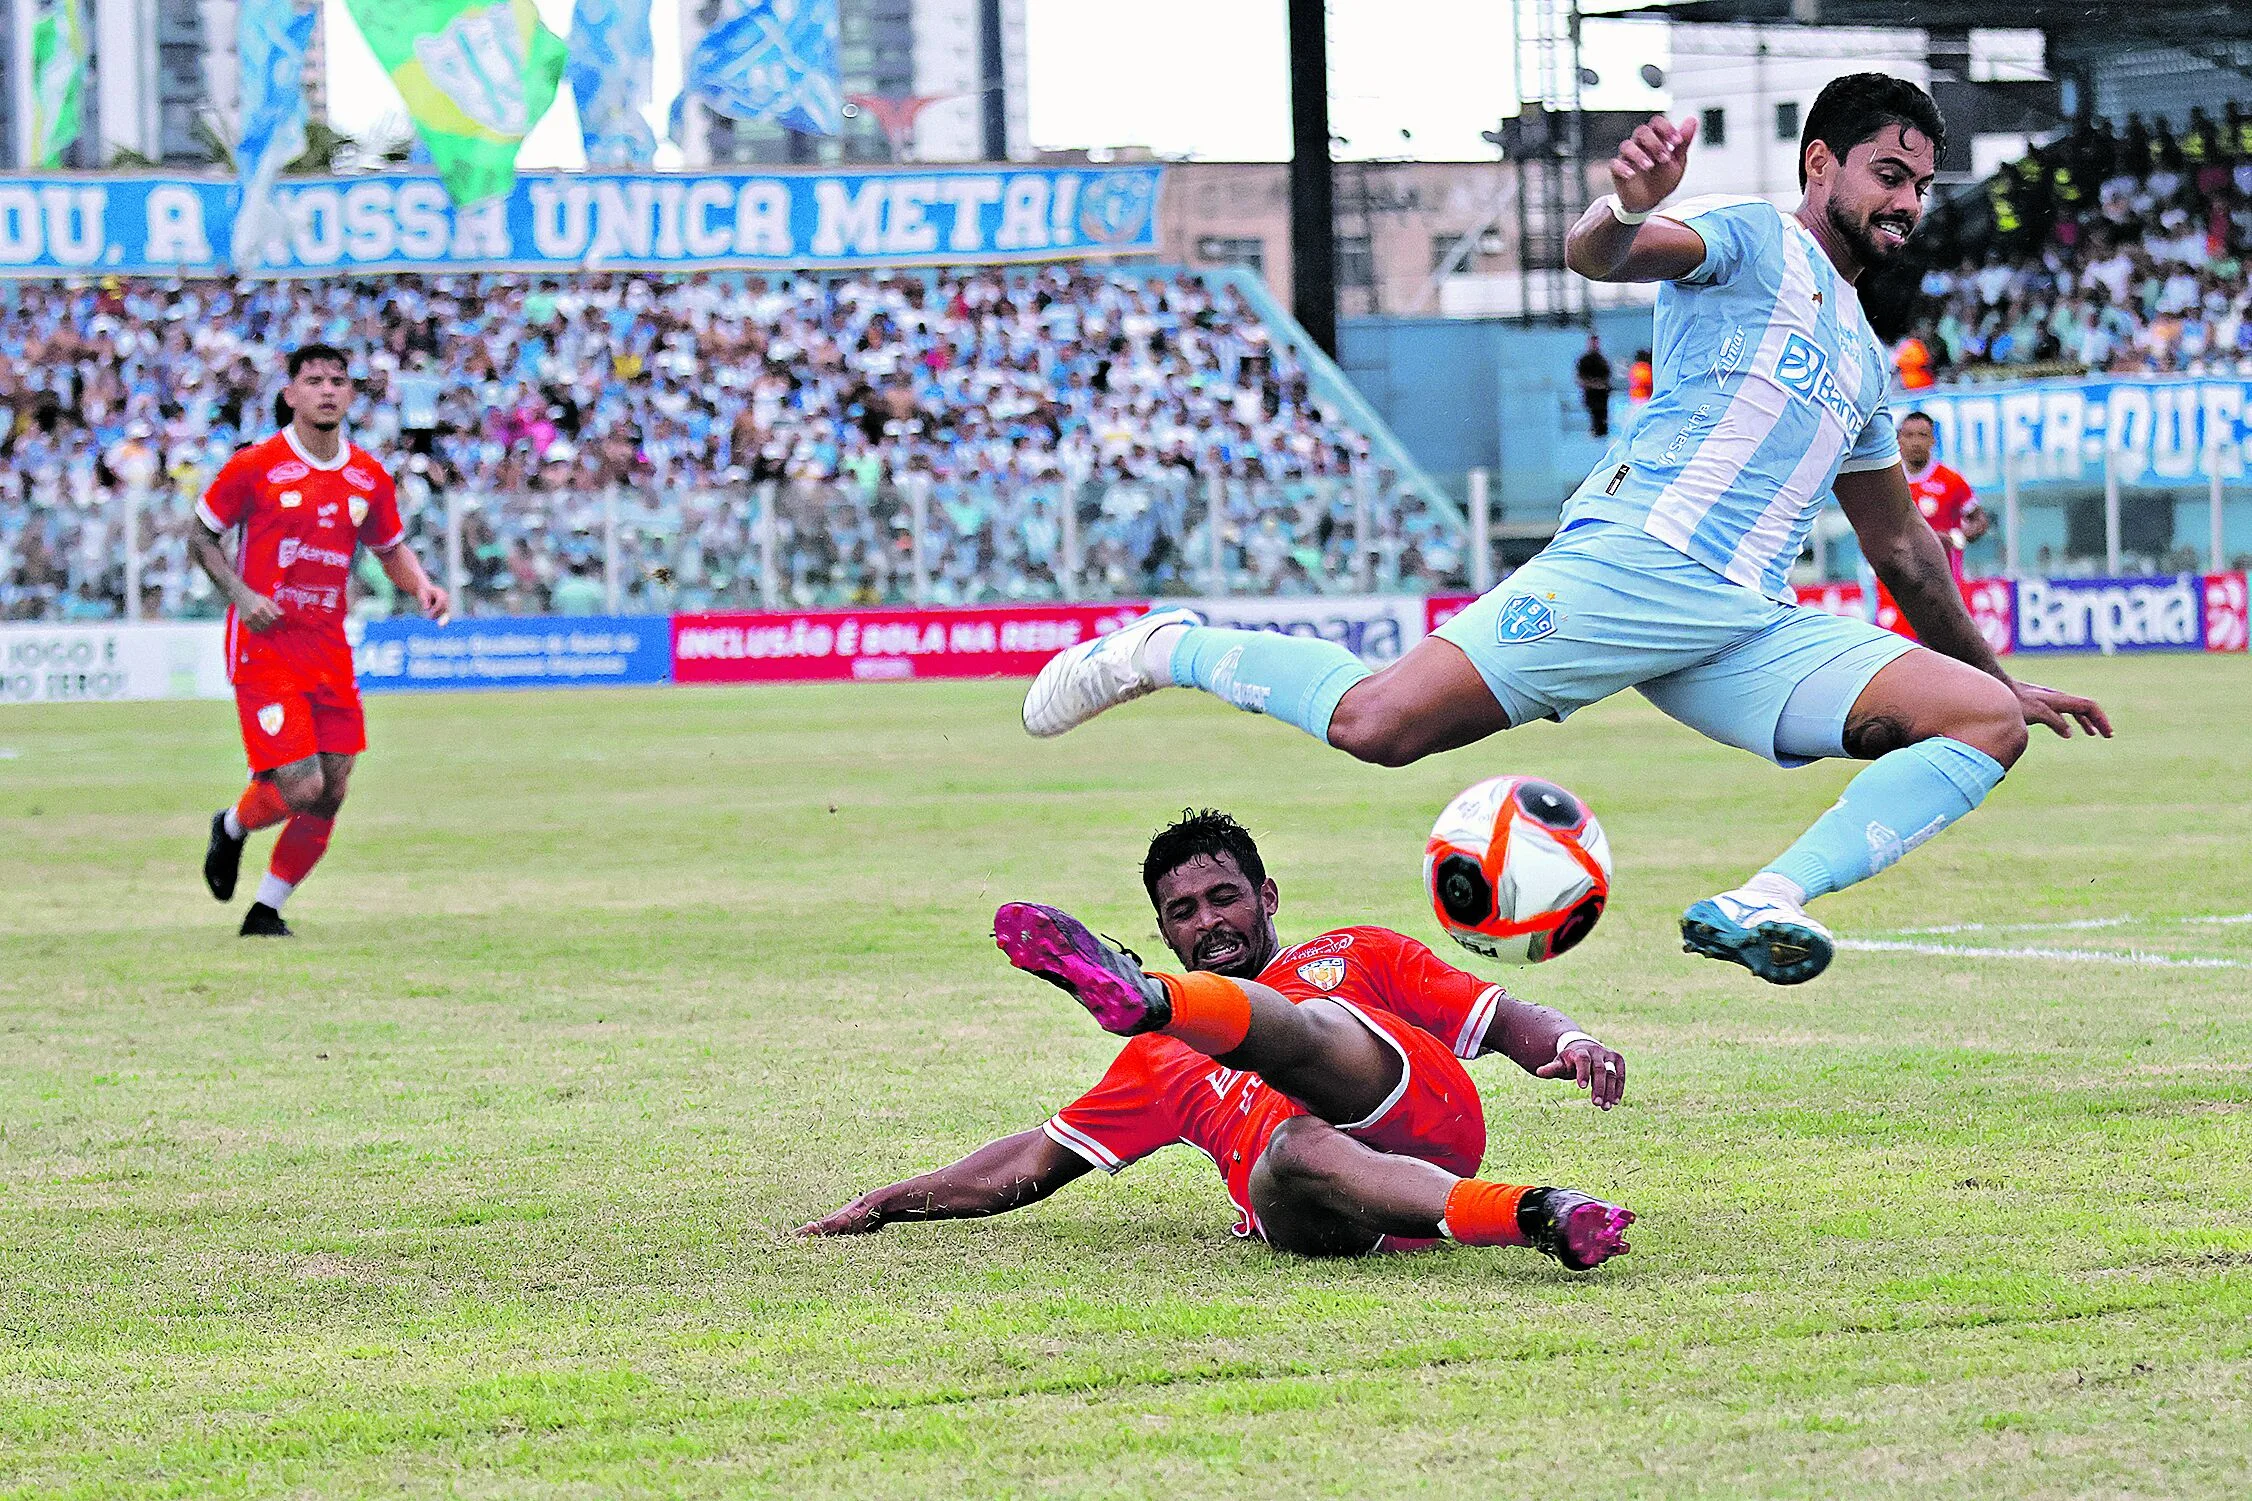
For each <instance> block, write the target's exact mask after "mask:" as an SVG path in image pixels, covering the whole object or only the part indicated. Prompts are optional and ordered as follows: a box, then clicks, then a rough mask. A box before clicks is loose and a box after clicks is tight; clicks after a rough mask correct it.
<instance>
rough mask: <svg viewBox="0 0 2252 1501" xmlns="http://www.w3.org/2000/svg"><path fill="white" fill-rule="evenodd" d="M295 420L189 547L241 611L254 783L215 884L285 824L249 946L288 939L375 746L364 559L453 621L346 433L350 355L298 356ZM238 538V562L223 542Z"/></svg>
mask: <svg viewBox="0 0 2252 1501" xmlns="http://www.w3.org/2000/svg"><path fill="white" fill-rule="evenodd" d="M282 399H283V401H284V402H285V403H287V406H288V408H289V419H288V425H287V426H285V427H284V428H283V429H282V430H281V431H280V432H278V433H276V434H274V436H272V437H271V438H268V439H266V441H264V442H263V443H254V444H252V445H250V446H249V447H248V448H245V449H243V450H242V451H241V452H239V453H237V454H236V455H235V456H234V457H233V458H231V459H229V460H228V461H227V463H226V466H225V467H224V468H222V469H221V470H220V471H219V475H218V478H216V479H214V480H213V481H212V482H211V488H210V489H209V490H207V491H205V492H204V496H203V499H202V501H201V502H200V503H199V504H198V505H197V506H196V522H197V526H196V530H195V534H194V536H193V537H192V538H191V540H190V542H189V550H190V552H191V553H192V554H193V555H194V557H195V560H196V562H197V563H199V564H201V565H202V567H203V571H204V572H205V573H208V574H210V575H211V581H212V582H213V583H214V584H217V585H218V586H219V589H220V591H221V592H222V593H224V594H225V595H226V596H227V599H228V601H229V604H228V607H227V672H228V676H229V677H230V678H232V679H233V681H234V685H235V708H236V710H237V712H238V713H239V714H240V715H241V718H242V743H243V748H244V750H246V751H247V752H248V753H249V756H250V771H251V780H250V786H249V788H248V790H246V791H245V792H244V793H243V795H242V798H241V800H240V801H239V802H237V803H236V804H235V805H234V806H233V807H232V808H226V809H222V810H221V811H219V812H217V813H214V814H213V815H212V816H211V842H210V844H209V846H208V847H207V848H206V849H205V851H204V856H203V879H204V884H205V885H207V886H209V887H210V888H211V894H212V895H213V896H215V897H217V898H218V899H219V900H220V901H222V902H224V901H228V900H230V899H231V898H232V897H233V896H234V894H235V878H236V876H237V874H238V873H239V872H240V870H241V868H242V845H243V840H244V839H245V838H246V837H248V835H249V833H250V831H251V830H253V829H263V828H266V827H267V826H269V825H271V824H277V823H281V822H282V821H283V820H284V819H287V820H288V823H287V825H286V826H285V827H284V828H283V829H282V832H281V837H280V838H278V839H276V840H275V841H274V855H273V860H272V863H271V864H270V865H269V866H268V867H267V870H266V878H265V879H264V880H263V881H261V882H260V883H259V886H258V899H257V900H256V901H255V902H254V903H252V905H251V908H250V910H249V912H247V913H245V914H244V916H243V920H242V932H243V936H244V937H246V938H251V937H271V938H286V937H288V936H290V934H289V925H288V924H287V923H285V922H283V921H282V915H281V906H282V903H283V902H284V901H286V900H288V898H289V894H290V892H291V891H292V890H294V889H295V888H296V886H297V884H298V883H299V882H301V881H303V880H304V879H305V877H306V876H307V874H309V873H310V872H311V871H312V869H313V866H314V864H315V863H316V862H318V861H319V859H320V858H321V854H322V852H323V851H325V850H326V849H327V848H328V838H329V832H330V830H331V829H333V828H334V827H335V823H336V813H337V810H338V809H339V808H341V807H342V806H343V805H344V792H345V788H346V787H347V786H348V785H349V784H350V782H351V778H352V762H353V758H354V757H356V756H357V755H358V754H359V753H360V752H361V751H362V750H365V749H366V748H367V729H366V723H365V721H364V720H363V719H362V717H361V714H360V690H359V687H358V685H357V684H356V683H355V682H354V681H353V677H352V648H351V647H350V646H349V645H348V644H347V643H346V642H345V639H344V609H345V604H346V592H347V586H348V584H349V581H350V577H351V572H352V553H353V549H354V548H356V547H357V546H359V545H360V544H361V543H363V542H364V543H366V544H367V546H368V547H369V548H371V549H373V551H374V552H375V555H376V557H377V558H378V559H379V560H380V561H381V562H382V564H383V571H384V572H385V573H386V574H388V575H389V576H390V579H391V582H392V583H394V584H397V585H398V586H399V588H400V590H401V591H402V592H404V593H406V594H408V595H409V596H411V597H412V598H413V600H414V602H415V604H416V605H417V606H419V607H420V608H421V610H422V612H423V613H424V614H426V615H430V616H433V617H437V618H439V619H443V618H444V616H445V612H446V591H445V590H443V589H441V588H439V587H438V586H437V585H436V584H434V583H432V582H431V581H430V579H429V576H428V575H426V574H425V573H424V572H423V571H422V564H421V563H420V562H418V561H416V559H415V555H414V552H413V550H412V549H410V548H406V547H402V546H400V545H399V544H400V542H401V541H403V540H404V539H405V536H406V528H405V527H404V526H403V525H402V524H401V523H400V520H399V502H398V495H397V492H396V491H395V490H394V489H393V488H392V484H391V476H390V475H388V474H386V473H384V471H383V466H382V465H381V464H379V463H377V462H376V461H375V459H374V458H373V456H371V455H370V454H369V453H368V452H367V451H366V450H365V449H361V448H355V447H354V446H353V445H351V444H350V443H347V442H346V441H345V440H344V437H343V435H342V434H341V433H340V432H339V431H338V429H339V428H340V427H341V426H342V425H343V422H344V414H345V413H346V412H347V411H348V410H350V408H351V405H352V377H351V369H350V366H349V364H348V363H347V361H346V359H345V356H344V353H343V351H341V350H338V349H332V348H330V347H329V346H328V345H325V344H308V345H306V346H304V347H303V348H301V349H297V350H294V351H292V352H291V354H290V356H289V384H288V385H287V386H286V387H285V388H283V391H282ZM237 527H240V528H241V531H242V537H241V541H240V544H239V545H238V547H237V548H236V550H235V554H234V557H233V559H232V560H230V559H229V557H228V556H227V553H226V551H225V549H224V547H223V545H222V542H221V538H222V536H223V534H225V533H227V532H230V531H233V530H235V529H236V528H237Z"/></svg>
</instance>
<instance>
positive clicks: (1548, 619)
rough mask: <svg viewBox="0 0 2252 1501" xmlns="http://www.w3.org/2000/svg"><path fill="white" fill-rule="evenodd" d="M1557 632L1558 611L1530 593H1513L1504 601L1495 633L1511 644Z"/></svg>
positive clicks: (1495, 626) (1518, 643) (1538, 638)
mask: <svg viewBox="0 0 2252 1501" xmlns="http://www.w3.org/2000/svg"><path fill="white" fill-rule="evenodd" d="M1555 633H1556V612H1555V611H1554V610H1553V609H1551V608H1549V606H1548V604H1547V603H1546V602H1545V601H1543V600H1539V599H1535V598H1534V597H1533V596H1532V595H1530V594H1512V595H1511V596H1509V598H1508V599H1506V600H1504V601H1503V602H1502V606H1501V615H1500V618H1499V619H1498V620H1496V622H1495V623H1494V635H1495V637H1496V638H1497V639H1499V640H1501V641H1502V642H1504V643H1506V644H1509V645H1521V644H1523V643H1524V642H1527V641H1538V640H1540V639H1541V638H1542V637H1543V636H1552V635H1554V634H1555Z"/></svg>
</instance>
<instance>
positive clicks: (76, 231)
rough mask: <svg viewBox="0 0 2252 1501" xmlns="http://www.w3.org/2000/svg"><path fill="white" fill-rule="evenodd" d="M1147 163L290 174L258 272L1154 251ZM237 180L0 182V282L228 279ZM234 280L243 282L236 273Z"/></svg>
mask: <svg viewBox="0 0 2252 1501" xmlns="http://www.w3.org/2000/svg"><path fill="white" fill-rule="evenodd" d="M1160 180H1161V169H1160V168H1157V167H1153V166H1126V167H1073V168H1064V169H1050V168H1022V169H1019V168H1015V167H1009V166H990V167H985V166H981V167H961V168H954V167H930V168H923V169H919V170H915V171H889V172H860V173H815V172H782V173H744V172H729V173H705V174H697V173H665V172H653V173H597V172H587V173H579V172H532V173H520V174H518V176H517V179H516V187H515V190H514V191H513V192H512V193H510V194H509V195H508V196H507V197H505V198H496V199H493V200H491V201H490V202H487V203H482V204H476V205H472V206H470V207H467V208H460V209H457V208H455V207H454V206H453V205H452V204H451V203H450V202H449V201H448V200H447V197H446V190H445V187H444V185H443V184H441V183H440V182H439V181H438V179H437V178H436V177H430V176H421V175H406V174H401V175H385V176H375V177H356V178H342V179H333V178H289V179H284V180H283V181H282V182H281V183H279V184H278V185H277V186H276V188H275V190H274V204H275V209H276V211H277V212H278V214H279V215H280V216H281V219H282V221H283V222H284V223H286V225H287V226H288V228H287V232H286V234H285V235H284V236H283V239H282V241H281V243H282V245H283V246H284V248H285V250H286V254H285V255H284V256H283V258H282V259H281V260H280V261H279V262H277V263H274V264H270V265H266V266H263V267H259V268H255V274H259V275H267V276H322V275H351V274H355V273H360V272H381V271H553V272H557V273H564V272H571V271H588V270H595V271H600V270H649V271H668V270H672V271H695V270H718V269H724V268H728V267H743V268H761V267H768V268H782V267H805V268H812V269H819V268H823V267H838V268H845V267H854V266H909V265H962V264H974V263H980V262H999V261H1041V260H1069V259H1074V258H1078V257H1084V256H1095V255H1120V254H1137V253H1149V252H1153V251H1155V250H1156V249H1157V247H1158V238H1157V202H1158V187H1159V183H1160ZM238 199H239V189H238V187H237V185H236V184H235V183H233V182H231V181H220V180H217V179H210V178H149V177H91V176H77V177H73V176H46V177H14V178H0V276H69V275H87V274H92V273H101V272H112V273H140V274H145V275H176V276H198V275H219V274H222V273H224V274H230V275H231V274H235V273H234V272H233V271H232V270H231V269H230V268H229V267H228V266H227V264H226V262H227V257H228V254H229V247H230V245H231V244H232V241H233V229H234V216H235V211H236V205H237V202H238ZM242 274H246V275H247V274H253V268H249V267H245V268H243V270H242Z"/></svg>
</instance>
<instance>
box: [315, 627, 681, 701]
mask: <svg viewBox="0 0 2252 1501" xmlns="http://www.w3.org/2000/svg"><path fill="white" fill-rule="evenodd" d="M348 634H350V635H351V636H352V637H353V641H352V665H353V667H354V669H355V670H356V671H357V672H358V674H359V679H360V687H361V689H362V690H363V691H365V692H369V693H382V692H387V691H394V690H404V689H430V688H610V687H618V686H621V685H626V684H636V683H642V684H646V683H662V682H664V681H665V680H666V679H667V678H668V677H670V676H671V674H672V631H671V627H670V625H669V623H668V622H667V620H666V618H665V617H664V616H662V615H585V616H578V615H573V616H553V617H540V616H531V617H525V618H522V619H480V620H455V621H452V622H450V623H448V624H446V625H439V624H438V623H437V622H435V621H430V620H423V619H420V618H417V617H412V616H409V617H402V618H397V619H392V620H371V621H367V622H366V623H365V624H361V623H359V622H354V623H353V626H352V627H351V628H350V629H349V631H348Z"/></svg>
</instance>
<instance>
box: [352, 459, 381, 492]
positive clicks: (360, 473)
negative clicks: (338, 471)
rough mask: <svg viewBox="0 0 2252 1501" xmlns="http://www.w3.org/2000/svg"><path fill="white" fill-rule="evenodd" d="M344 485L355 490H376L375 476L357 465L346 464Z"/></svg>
mask: <svg viewBox="0 0 2252 1501" xmlns="http://www.w3.org/2000/svg"><path fill="white" fill-rule="evenodd" d="M344 483H346V484H347V485H350V486H351V487H352V488H353V489H355V490H372V489H374V488H375V476H374V475H372V474H370V473H368V472H367V471H366V470H365V469H362V468H361V467H360V466H359V465H357V464H346V465H345V466H344Z"/></svg>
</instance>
